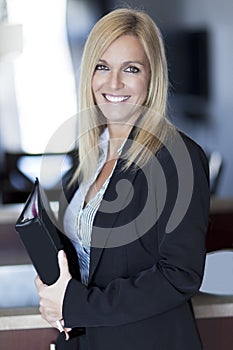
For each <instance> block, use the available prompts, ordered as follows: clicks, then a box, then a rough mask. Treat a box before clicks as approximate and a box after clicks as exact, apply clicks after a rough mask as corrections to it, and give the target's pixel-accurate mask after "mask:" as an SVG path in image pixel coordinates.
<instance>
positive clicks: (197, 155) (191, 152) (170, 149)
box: [157, 127, 208, 171]
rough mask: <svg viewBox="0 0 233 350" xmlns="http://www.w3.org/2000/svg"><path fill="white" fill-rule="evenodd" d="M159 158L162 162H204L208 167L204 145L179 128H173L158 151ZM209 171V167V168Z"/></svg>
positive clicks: (194, 163)
mask: <svg viewBox="0 0 233 350" xmlns="http://www.w3.org/2000/svg"><path fill="white" fill-rule="evenodd" d="M157 159H158V160H159V161H160V163H163V164H166V163H170V161H173V162H175V163H176V162H179V163H185V161H189V160H191V162H192V164H193V165H196V164H198V163H199V164H200V163H201V164H203V165H204V167H205V168H208V158H207V155H206V153H205V151H204V149H203V148H202V146H201V145H200V144H199V143H198V142H197V141H195V140H194V139H193V138H192V137H190V136H189V135H187V134H186V133H185V132H183V131H182V130H179V129H178V128H175V127H174V128H172V130H171V131H170V132H169V133H168V135H167V137H166V138H165V140H164V142H163V145H162V147H161V148H160V150H159V151H158V154H157ZM207 171H208V169H207Z"/></svg>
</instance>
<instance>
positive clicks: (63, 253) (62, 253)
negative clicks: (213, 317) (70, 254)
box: [58, 250, 65, 258]
mask: <svg viewBox="0 0 233 350" xmlns="http://www.w3.org/2000/svg"><path fill="white" fill-rule="evenodd" d="M64 256H65V252H64V250H59V252H58V257H60V258H62V257H64Z"/></svg>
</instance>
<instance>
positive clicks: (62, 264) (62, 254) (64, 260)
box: [58, 250, 70, 277]
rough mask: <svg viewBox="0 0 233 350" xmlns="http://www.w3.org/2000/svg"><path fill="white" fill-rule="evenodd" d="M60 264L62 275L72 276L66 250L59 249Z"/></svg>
mask: <svg viewBox="0 0 233 350" xmlns="http://www.w3.org/2000/svg"><path fill="white" fill-rule="evenodd" d="M58 265H59V268H60V277H61V276H64V275H66V276H67V275H68V276H70V272H69V266H68V261H67V257H66V254H65V252H64V250H59V252H58Z"/></svg>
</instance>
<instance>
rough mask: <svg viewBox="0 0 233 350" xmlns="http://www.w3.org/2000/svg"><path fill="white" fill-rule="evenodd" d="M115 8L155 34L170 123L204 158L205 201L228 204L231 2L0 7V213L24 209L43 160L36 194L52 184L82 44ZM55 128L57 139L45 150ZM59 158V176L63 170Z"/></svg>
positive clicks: (8, 1)
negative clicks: (167, 84) (147, 19)
mask: <svg viewBox="0 0 233 350" xmlns="http://www.w3.org/2000/svg"><path fill="white" fill-rule="evenodd" d="M122 5H123V6H127V5H130V6H132V7H137V8H141V9H144V10H146V11H147V12H148V13H149V14H150V15H151V16H152V17H153V18H154V19H155V21H156V22H157V24H158V26H159V27H160V28H161V31H162V33H163V36H164V40H165V45H166V51H167V58H168V63H169V74H170V81H171V89H170V98H169V105H170V108H169V112H170V118H171V119H172V121H173V122H174V123H175V124H176V125H177V126H178V127H179V128H180V129H182V130H183V131H185V132H186V133H187V134H189V135H190V136H191V137H193V138H194V139H195V140H196V141H197V142H199V143H200V144H201V145H202V147H203V148H204V150H205V151H206V152H207V154H208V156H209V159H210V166H211V181H212V182H211V186H212V193H213V194H214V195H215V196H218V197H219V198H226V197H227V198H229V197H233V186H232V177H233V162H232V130H233V117H232V111H233V99H232V96H231V95H232V92H231V91H232V89H231V83H232V77H233V71H232V60H233V46H232V45H231V41H232V36H233V24H232V14H233V3H232V1H231V0H222V1H220V0H204V1H203V0H202V1H201V0H196V1H194V0H173V1H172V2H171V1H168V0H163V1H149V0H145V1H143V3H142V2H141V1H137V0H136V1H132V0H131V1H130V0H129V1H126V2H122V1H117V0H105V1H94V0H85V1H84V0H67V1H66V0H50V1H46V0H41V1H37V0H31V1H27V0H0V184H1V185H0V202H1V203H11V202H22V201H24V200H25V198H26V197H27V195H28V191H29V190H30V188H31V185H32V181H33V179H34V178H35V176H38V173H39V170H40V167H41V159H42V160H43V161H44V160H45V158H46V157H47V158H48V159H49V160H48V162H49V167H50V170H48V173H46V176H47V181H48V184H46V183H45V186H47V187H49V188H51V187H52V186H53V185H54V184H55V183H56V180H57V178H56V174H55V172H54V174H52V171H51V168H52V167H51V164H56V162H59V161H60V158H59V157H61V154H63V153H66V152H67V144H69V145H72V144H73V142H74V140H75V138H76V133H77V129H76V118H75V117H74V116H75V114H76V112H77V98H76V96H77V93H78V79H79V65H80V58H81V54H82V48H83V44H84V42H85V39H86V37H87V35H88V33H89V31H90V29H91V27H92V26H93V24H94V23H95V22H96V20H98V19H99V18H100V17H101V16H102V15H103V14H105V13H107V12H108V11H109V10H111V9H113V8H115V7H119V6H122ZM72 117H73V118H72ZM68 121H69V122H68ZM63 123H67V130H66V137H65V138H64V137H60V142H56V141H54V142H51V138H53V135H54V134H56V132H57V131H58V130H59V128H60V126H61V125H62V124H63ZM65 139H66V141H67V140H68V141H67V144H66V143H65V142H64V140H65ZM56 140H57V138H56ZM71 148H72V147H71ZM68 151H71V152H70V154H69V156H70V157H66V158H65V161H64V162H63V163H64V170H65V169H66V168H67V167H69V166H70V164H71V162H72V150H71V149H69V150H68ZM68 153H69V152H68ZM41 154H44V157H41ZM54 154H56V156H55V155H54ZM62 159H63V158H62ZM51 162H53V163H51ZM54 169H56V166H54ZM46 171H47V170H46ZM59 175H60V174H59Z"/></svg>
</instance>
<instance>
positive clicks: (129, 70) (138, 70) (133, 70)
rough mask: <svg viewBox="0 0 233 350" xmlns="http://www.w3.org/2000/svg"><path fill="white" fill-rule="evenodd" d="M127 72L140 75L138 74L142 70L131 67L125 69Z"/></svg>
mask: <svg viewBox="0 0 233 350" xmlns="http://www.w3.org/2000/svg"><path fill="white" fill-rule="evenodd" d="M125 72H128V73H138V72H140V69H139V68H138V67H135V66H129V67H127V68H126V69H125Z"/></svg>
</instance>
